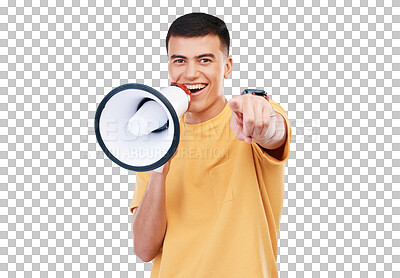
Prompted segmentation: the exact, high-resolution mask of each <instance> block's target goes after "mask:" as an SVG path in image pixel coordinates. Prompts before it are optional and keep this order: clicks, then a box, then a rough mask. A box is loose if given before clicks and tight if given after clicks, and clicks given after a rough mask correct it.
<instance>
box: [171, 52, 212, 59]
mask: <svg viewBox="0 0 400 278" xmlns="http://www.w3.org/2000/svg"><path fill="white" fill-rule="evenodd" d="M204 57H210V58H215V55H214V54H212V53H205V54H201V55H199V56H195V57H194V58H196V59H200V58H204ZM177 58H180V59H187V57H185V56H183V55H175V54H174V55H172V56H171V57H170V59H177Z"/></svg>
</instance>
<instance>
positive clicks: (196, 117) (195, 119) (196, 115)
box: [185, 97, 228, 125]
mask: <svg viewBox="0 0 400 278" xmlns="http://www.w3.org/2000/svg"><path fill="white" fill-rule="evenodd" d="M227 102H228V101H227V100H226V98H225V97H224V98H223V99H221V101H218V103H216V104H215V105H213V106H212V107H209V108H207V110H206V111H200V112H189V111H188V112H186V113H185V123H187V124H189V125H195V124H200V123H202V122H205V121H208V120H210V119H212V118H214V117H216V116H217V115H218V114H219V113H221V111H222V110H224V107H225V105H226V103H227Z"/></svg>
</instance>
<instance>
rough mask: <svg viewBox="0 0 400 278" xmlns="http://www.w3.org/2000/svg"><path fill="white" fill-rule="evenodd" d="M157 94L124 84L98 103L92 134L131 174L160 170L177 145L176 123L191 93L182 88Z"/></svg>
mask: <svg viewBox="0 0 400 278" xmlns="http://www.w3.org/2000/svg"><path fill="white" fill-rule="evenodd" d="M171 85H173V86H170V87H167V88H162V89H161V90H160V91H157V90H155V89H153V88H151V87H149V86H146V85H142V84H135V83H131V84H125V85H122V86H119V87H117V88H115V89H114V90H112V91H111V92H110V93H109V94H108V95H107V96H106V97H105V98H104V99H103V101H102V102H101V103H100V105H99V107H98V108H97V111H96V116H95V133H96V137H97V141H98V143H99V145H100V147H101V148H102V149H103V151H104V153H105V154H106V155H107V156H108V157H109V158H110V159H111V160H112V161H113V162H115V163H117V164H118V165H119V166H121V167H123V168H126V169H128V170H133V171H150V170H154V169H161V170H162V167H161V166H163V165H164V164H165V163H166V162H167V161H168V160H169V159H170V158H171V157H172V156H173V155H174V153H175V151H176V148H177V147H178V143H179V135H180V129H179V119H180V118H181V117H182V115H183V114H184V113H185V112H186V111H187V109H188V108H189V102H190V91H189V89H188V88H187V87H186V86H185V85H182V84H178V83H171Z"/></svg>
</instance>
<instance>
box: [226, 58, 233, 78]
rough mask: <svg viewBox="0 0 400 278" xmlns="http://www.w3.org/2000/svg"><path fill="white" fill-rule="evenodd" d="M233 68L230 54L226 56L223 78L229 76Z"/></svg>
mask: <svg viewBox="0 0 400 278" xmlns="http://www.w3.org/2000/svg"><path fill="white" fill-rule="evenodd" d="M232 68H233V60H232V57H231V56H228V57H226V60H225V66H224V78H225V79H226V78H229V76H230V75H231V73H232Z"/></svg>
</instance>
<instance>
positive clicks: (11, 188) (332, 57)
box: [0, 0, 400, 277]
mask: <svg viewBox="0 0 400 278" xmlns="http://www.w3.org/2000/svg"><path fill="white" fill-rule="evenodd" d="M161 3H162V4H161ZM192 11H202V12H207V13H211V14H214V15H217V16H219V17H221V18H222V19H224V20H225V21H226V23H227V25H228V28H229V29H230V31H231V37H232V48H231V53H232V56H233V60H234V72H233V74H232V76H231V78H230V79H229V80H227V81H226V94H227V97H228V98H230V97H231V96H232V95H238V94H239V92H241V90H243V89H244V88H265V89H266V90H267V91H268V93H269V94H270V95H271V97H272V99H274V100H275V101H277V102H278V103H280V104H281V105H282V106H283V107H284V108H285V110H287V111H288V115H289V118H290V119H291V123H292V128H293V137H292V144H291V157H290V159H289V161H288V162H287V175H286V177H285V181H286V184H285V186H286V192H285V202H284V209H283V215H282V218H281V232H280V240H279V255H278V268H279V271H280V277H400V189H399V188H400V184H399V183H400V175H399V171H400V160H399V156H400V144H399V142H400V123H399V122H400V121H399V120H400V112H399V105H400V96H399V95H400V93H399V90H400V48H399V46H400V2H399V1H398V0H393V1H343V0H341V1H332V0H329V1H305V0H298V1H288V0H286V1H285V0H283V1H267V0H266V1H257V3H256V1H255V0H253V1H240V3H239V0H234V1H232V0H231V1H215V0H214V1H206V0H200V1H190V0H185V1H175V0H168V1H160V0H152V1H150V0H148V1H143V0H141V1H129V2H128V0H120V1H118V0H113V1H111V0H105V1H94V0H89V1H87V0H86V1H78V0H72V1H71V0H70V1H48V0H43V1H29V0H27V1H18V0H17V1H11V0H10V1H8V2H7V1H1V2H0V92H1V94H0V98H1V101H0V130H1V135H0V146H1V149H0V155H1V156H0V171H1V172H0V175H1V176H0V185H1V189H0V190H1V194H0V225H1V226H0V274H2V275H1V276H2V277H88V276H90V277H94V276H95V277H128V276H129V277H148V276H149V274H150V269H151V264H149V263H145V264H144V263H142V262H141V261H140V259H138V258H137V257H136V256H135V255H134V254H133V251H132V244H133V242H132V237H131V232H130V229H131V226H130V223H131V219H132V218H131V217H132V216H131V214H130V213H129V211H128V206H129V202H130V200H131V198H132V194H133V190H134V184H135V174H134V173H133V172H129V171H127V170H124V169H122V168H120V167H118V166H117V165H115V164H113V163H112V162H111V161H110V160H109V159H108V158H106V157H105V155H104V154H103V153H102V151H101V149H100V147H99V146H98V145H97V142H96V138H95V135H94V129H93V125H94V120H93V119H94V115H95V111H96V108H97V105H98V104H99V103H100V101H101V100H102V98H103V97H104V95H105V94H107V93H108V92H109V91H110V90H111V89H112V88H114V87H117V86H119V85H121V84H125V83H128V82H136V83H143V84H146V85H150V86H153V87H156V88H159V87H165V86H167V85H168V72H167V57H166V51H165V47H164V45H165V36H166V33H167V30H168V27H169V25H170V24H171V23H172V21H173V20H174V19H175V18H176V17H177V16H179V15H182V14H184V13H188V12H192ZM216 263H217V262H216Z"/></svg>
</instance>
